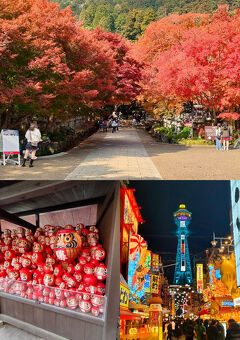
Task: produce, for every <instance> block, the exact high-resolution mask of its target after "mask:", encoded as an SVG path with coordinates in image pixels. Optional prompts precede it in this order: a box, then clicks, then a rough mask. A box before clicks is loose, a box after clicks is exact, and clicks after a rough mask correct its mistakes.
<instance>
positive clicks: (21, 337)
mask: <svg viewBox="0 0 240 340" xmlns="http://www.w3.org/2000/svg"><path fill="white" fill-rule="evenodd" d="M0 339H2V340H44V339H43V338H39V337H38V336H35V335H33V334H30V333H27V332H25V331H23V330H22V329H19V328H16V327H14V326H11V325H8V324H5V325H4V326H1V327H0Z"/></svg>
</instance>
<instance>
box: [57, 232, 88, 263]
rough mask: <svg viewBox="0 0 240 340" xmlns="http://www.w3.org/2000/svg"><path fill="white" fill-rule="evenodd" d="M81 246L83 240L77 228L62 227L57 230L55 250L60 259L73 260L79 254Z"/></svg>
mask: <svg viewBox="0 0 240 340" xmlns="http://www.w3.org/2000/svg"><path fill="white" fill-rule="evenodd" d="M81 248H82V240H81V237H80V236H79V235H78V233H77V232H76V231H75V230H72V229H62V230H59V231H58V232H57V237H56V243H55V249H54V251H55V254H56V257H57V258H58V259H59V260H60V261H62V262H67V263H70V262H72V261H73V260H75V259H76V258H77V257H78V256H79V254H80V250H81Z"/></svg>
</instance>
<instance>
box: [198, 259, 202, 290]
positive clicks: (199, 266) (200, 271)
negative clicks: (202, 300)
mask: <svg viewBox="0 0 240 340" xmlns="http://www.w3.org/2000/svg"><path fill="white" fill-rule="evenodd" d="M197 292H198V293H200V294H201V293H202V292H203V265H202V264H197Z"/></svg>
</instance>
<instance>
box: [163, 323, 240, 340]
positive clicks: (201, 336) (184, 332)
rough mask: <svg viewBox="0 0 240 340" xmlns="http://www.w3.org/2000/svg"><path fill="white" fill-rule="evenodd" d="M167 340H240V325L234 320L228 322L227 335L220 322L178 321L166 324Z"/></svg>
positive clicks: (165, 334) (165, 333)
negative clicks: (183, 339)
mask: <svg viewBox="0 0 240 340" xmlns="http://www.w3.org/2000/svg"><path fill="white" fill-rule="evenodd" d="M164 336H165V340H172V339H174V338H175V339H180V338H181V339H182V338H184V337H185V340H240V325H239V324H238V323H237V322H236V321H235V320H234V319H230V320H228V328H227V334H226V336H225V333H224V327H223V325H222V324H221V322H219V321H218V320H204V321H203V320H202V319H197V320H196V321H193V320H190V319H186V320H181V319H178V320H176V322H175V321H171V322H167V323H165V324H164Z"/></svg>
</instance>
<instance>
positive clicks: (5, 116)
mask: <svg viewBox="0 0 240 340" xmlns="http://www.w3.org/2000/svg"><path fill="white" fill-rule="evenodd" d="M11 112H12V111H11V108H8V109H6V110H5V111H4V112H3V113H2V115H1V122H0V130H2V129H7V128H8V127H9V126H8V125H9V118H10V114H11Z"/></svg>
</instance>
